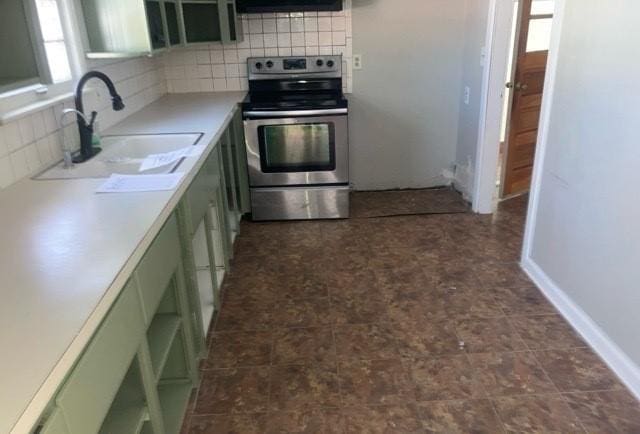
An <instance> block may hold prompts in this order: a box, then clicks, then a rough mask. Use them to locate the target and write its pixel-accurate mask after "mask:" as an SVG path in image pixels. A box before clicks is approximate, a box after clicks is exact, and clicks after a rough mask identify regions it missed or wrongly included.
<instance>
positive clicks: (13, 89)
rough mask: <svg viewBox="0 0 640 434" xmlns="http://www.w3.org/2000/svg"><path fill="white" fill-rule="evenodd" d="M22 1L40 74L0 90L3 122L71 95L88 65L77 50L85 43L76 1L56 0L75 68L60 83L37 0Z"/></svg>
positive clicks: (0, 107)
mask: <svg viewBox="0 0 640 434" xmlns="http://www.w3.org/2000/svg"><path fill="white" fill-rule="evenodd" d="M21 2H22V4H23V6H24V10H25V17H26V25H27V26H28V28H29V32H30V34H31V45H32V47H33V54H34V57H35V59H36V65H37V68H38V74H39V76H38V77H36V78H33V79H31V80H25V81H24V82H18V83H16V86H12V85H8V86H7V87H6V88H5V89H1V90H0V125H1V124H2V123H3V122H6V121H9V120H11V119H10V118H12V117H14V116H13V115H12V114H13V113H16V112H18V113H20V114H21V115H22V114H28V113H30V112H32V111H37V110H41V109H42V108H44V107H46V106H47V105H49V103H50V105H53V104H55V103H57V102H59V101H60V99H61V98H63V97H64V96H67V97H69V98H70V97H71V96H72V92H73V84H74V82H75V80H76V79H77V77H78V76H79V75H80V73H81V71H82V68H83V67H84V64H83V63H82V62H81V58H82V56H81V55H80V54H79V53H78V52H77V50H79V49H80V50H81V49H82V48H81V47H82V45H81V42H79V41H78V40H77V36H76V35H75V34H74V32H75V31H76V30H77V27H76V24H75V22H74V20H75V13H74V7H75V5H74V4H73V2H72V0H56V2H57V4H58V13H59V15H60V23H61V26H62V32H63V36H64V42H65V45H66V48H67V56H68V59H69V67H70V69H71V78H70V79H69V80H67V81H63V82H60V83H52V77H51V71H50V68H49V63H48V60H47V54H46V49H45V44H44V38H43V35H42V30H41V28H40V21H39V17H38V10H37V5H36V3H35V0H21ZM30 107H33V109H32V110H30ZM5 118H9V119H5Z"/></svg>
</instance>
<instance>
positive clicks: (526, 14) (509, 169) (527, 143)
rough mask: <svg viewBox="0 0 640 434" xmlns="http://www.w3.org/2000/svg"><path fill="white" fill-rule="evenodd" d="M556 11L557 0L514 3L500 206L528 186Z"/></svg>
mask: <svg viewBox="0 0 640 434" xmlns="http://www.w3.org/2000/svg"><path fill="white" fill-rule="evenodd" d="M555 8H556V1H555V0H514V2H513V10H512V25H511V31H510V37H509V54H508V61H507V71H506V76H505V89H504V94H503V95H504V98H503V100H504V101H503V107H502V118H501V128H500V146H499V157H498V170H497V176H496V187H497V188H496V192H495V194H496V198H497V199H498V200H499V201H500V200H507V199H510V198H513V197H516V196H520V195H522V194H525V193H528V192H529V189H530V187H531V179H532V174H533V164H534V158H535V153H536V144H537V140H538V125H539V122H540V113H541V110H542V97H543V93H544V85H545V77H546V72H547V71H546V70H547V59H548V54H549V48H550V45H551V32H552V28H553V22H554V15H555Z"/></svg>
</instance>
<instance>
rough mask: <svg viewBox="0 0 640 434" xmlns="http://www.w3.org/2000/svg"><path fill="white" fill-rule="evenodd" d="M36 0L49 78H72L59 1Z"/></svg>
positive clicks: (60, 80) (59, 80)
mask: <svg viewBox="0 0 640 434" xmlns="http://www.w3.org/2000/svg"><path fill="white" fill-rule="evenodd" d="M35 2H36V7H37V12H38V20H39V22H40V33H41V34H42V44H43V46H44V51H45V55H46V58H47V65H48V67H49V78H50V79H51V82H52V83H61V82H64V81H68V80H71V66H70V65H69V54H68V53H67V46H66V42H65V39H64V31H63V30H62V21H61V20H60V11H59V10H58V1H57V0H35Z"/></svg>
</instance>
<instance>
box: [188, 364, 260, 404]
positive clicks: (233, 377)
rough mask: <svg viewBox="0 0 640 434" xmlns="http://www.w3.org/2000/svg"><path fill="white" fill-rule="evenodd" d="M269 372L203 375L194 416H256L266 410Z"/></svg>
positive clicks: (228, 371) (227, 371)
mask: <svg viewBox="0 0 640 434" xmlns="http://www.w3.org/2000/svg"><path fill="white" fill-rule="evenodd" d="M268 400H269V368H268V367H259V368H236V369H216V370H209V371H204V372H203V376H202V382H201V384H200V389H199V392H198V399H197V402H196V408H195V410H194V413H195V414H228V413H256V412H264V411H266V410H267V403H268Z"/></svg>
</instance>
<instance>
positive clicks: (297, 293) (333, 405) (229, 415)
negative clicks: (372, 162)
mask: <svg viewBox="0 0 640 434" xmlns="http://www.w3.org/2000/svg"><path fill="white" fill-rule="evenodd" d="M524 208H525V201H524V200H523V199H516V200H513V201H510V202H507V203H504V204H502V205H501V207H500V211H499V212H498V213H497V214H496V215H495V216H493V217H482V216H476V215H471V214H456V215H435V216H433V215H432V216H414V217H394V218H383V219H363V220H349V221H334V222H305V223H264V224H257V223H245V224H243V227H242V234H241V236H240V238H239V239H238V243H237V251H236V257H235V260H234V267H233V272H232V274H231V275H230V276H229V278H228V279H227V281H226V283H225V288H224V290H225V302H224V305H223V308H222V311H221V314H220V316H219V319H218V322H217V324H216V327H215V330H214V332H213V333H212V336H211V339H210V352H209V357H208V359H207V360H206V361H205V362H204V363H203V371H202V374H203V375H202V377H203V379H202V384H201V386H200V389H199V391H198V393H197V396H196V398H195V402H194V403H193V405H192V407H191V408H192V410H191V412H190V415H189V416H188V418H187V421H186V423H185V432H187V433H189V434H213V433H216V434H218V433H265V432H266V433H323V432H326V433H329V432H331V433H333V432H336V433H365V432H366V433H414V432H416V433H418V432H420V433H425V432H447V433H453V432H461V433H465V432H477V433H484V432H486V433H498V432H563V433H572V432H589V433H593V432H599V433H638V432H640V406H639V405H638V403H637V402H636V400H635V399H634V398H633V397H632V396H631V395H630V394H629V393H628V392H627V391H626V390H625V389H624V388H623V387H622V386H621V384H620V383H619V382H618V380H617V379H616V378H615V377H614V376H613V375H612V374H611V373H610V372H609V371H608V369H607V368H606V367H605V366H604V365H603V364H602V362H600V361H599V359H598V358H597V357H596V356H595V355H594V354H593V353H592V352H591V350H589V349H588V348H587V347H586V346H585V345H584V343H583V342H582V341H581V340H580V338H579V337H578V336H577V335H576V334H575V333H574V332H573V331H572V329H571V328H570V327H569V326H568V325H567V324H566V323H565V322H564V320H563V319H562V318H561V317H560V316H559V315H558V314H557V313H556V312H555V311H554V309H553V308H552V307H551V306H550V305H549V304H548V302H547V301H546V300H545V298H544V297H543V296H542V295H541V294H540V293H539V292H538V291H537V289H536V288H535V287H533V285H532V284H531V282H530V281H529V280H528V279H527V277H526V276H525V275H524V274H523V273H522V272H521V271H520V270H519V268H518V266H517V260H518V256H519V252H520V240H521V238H522V227H523V222H524ZM194 396H195V395H194Z"/></svg>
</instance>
